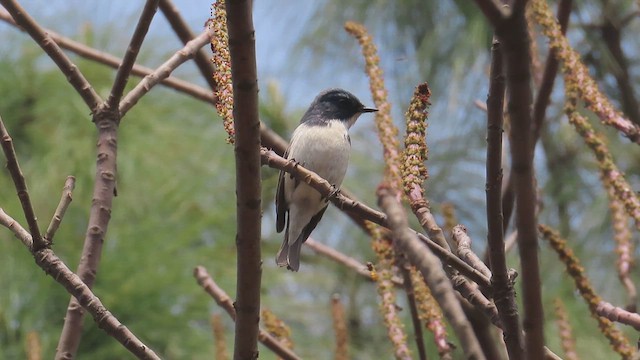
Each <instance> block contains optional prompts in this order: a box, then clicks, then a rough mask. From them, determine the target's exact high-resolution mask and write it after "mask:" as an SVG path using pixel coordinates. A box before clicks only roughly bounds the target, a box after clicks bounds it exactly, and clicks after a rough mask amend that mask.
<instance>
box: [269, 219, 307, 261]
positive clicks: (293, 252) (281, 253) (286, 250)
mask: <svg viewBox="0 0 640 360" xmlns="http://www.w3.org/2000/svg"><path fill="white" fill-rule="evenodd" d="M302 243H303V241H301V239H297V240H296V242H294V243H293V244H289V224H287V228H286V229H285V231H284V241H282V246H280V250H278V254H277V255H276V264H278V266H281V267H284V266H286V267H287V269H289V270H291V271H298V269H300V250H301V248H302Z"/></svg>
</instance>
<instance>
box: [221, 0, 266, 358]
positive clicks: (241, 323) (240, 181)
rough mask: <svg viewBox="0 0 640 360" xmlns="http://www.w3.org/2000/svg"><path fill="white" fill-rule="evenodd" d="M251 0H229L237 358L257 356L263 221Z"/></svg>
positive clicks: (227, 7)
mask: <svg viewBox="0 0 640 360" xmlns="http://www.w3.org/2000/svg"><path fill="white" fill-rule="evenodd" d="M251 5H252V2H251V1H227V2H225V7H226V11H227V28H228V33H229V53H230V57H231V78H232V82H233V104H234V108H233V125H234V128H235V140H236V141H235V142H234V152H235V159H236V197H237V207H236V212H237V220H236V222H237V230H236V231H237V235H236V248H237V255H238V256H237V288H236V302H235V308H236V312H237V321H236V336H235V348H234V356H233V358H234V359H235V360H241V359H255V358H257V357H258V347H257V341H258V321H259V320H260V282H261V277H262V256H261V252H260V230H261V219H262V208H261V206H260V204H261V196H262V194H261V179H260V166H261V164H260V120H259V118H258V74H257V70H256V49H255V38H254V28H253V19H252V15H251Z"/></svg>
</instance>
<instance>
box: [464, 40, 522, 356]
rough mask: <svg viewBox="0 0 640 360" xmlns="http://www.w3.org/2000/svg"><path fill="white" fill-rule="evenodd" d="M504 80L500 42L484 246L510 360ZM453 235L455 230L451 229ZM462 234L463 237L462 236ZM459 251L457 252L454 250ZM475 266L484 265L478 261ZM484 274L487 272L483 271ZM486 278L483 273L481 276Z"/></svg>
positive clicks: (513, 333) (514, 343) (495, 49)
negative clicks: (503, 196)
mask: <svg viewBox="0 0 640 360" xmlns="http://www.w3.org/2000/svg"><path fill="white" fill-rule="evenodd" d="M505 86H506V84H505V77H504V68H503V57H502V50H501V45H500V41H498V40H497V39H494V41H493V45H492V46H491V71H490V74H489V95H488V96H487V164H486V186H485V191H486V198H487V247H488V255H489V264H490V265H491V272H492V276H491V285H492V290H493V298H494V302H495V304H496V308H497V309H498V314H499V315H500V321H501V322H502V324H503V327H504V329H503V337H504V341H505V345H506V346H507V352H508V354H509V358H510V359H520V358H522V356H523V353H522V351H523V348H522V331H521V329H520V319H519V316H518V307H517V305H516V302H515V291H514V289H513V283H512V282H511V281H510V279H509V277H508V275H507V260H506V255H505V243H504V217H503V212H502V137H503V134H502V133H503V131H504V130H503V123H504V114H503V109H504V95H505ZM454 233H455V228H454ZM465 235H466V234H465ZM458 251H459V250H458ZM478 262H479V264H482V265H484V263H483V262H482V261H481V260H480V259H478ZM487 271H488V269H487ZM485 275H486V274H485Z"/></svg>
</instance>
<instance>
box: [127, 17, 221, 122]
mask: <svg viewBox="0 0 640 360" xmlns="http://www.w3.org/2000/svg"><path fill="white" fill-rule="evenodd" d="M212 34H213V31H212V30H211V29H210V28H207V29H206V30H205V31H204V32H203V33H201V34H200V35H198V37H196V38H195V39H193V40H191V41H189V42H187V44H186V45H185V46H184V47H183V48H182V49H180V50H178V51H177V52H176V53H175V54H173V56H171V58H169V60H167V61H165V62H164V63H163V64H162V65H160V66H159V67H158V68H157V69H156V70H154V71H153V72H152V73H151V74H149V75H147V76H145V77H144V79H142V81H140V82H139V83H138V84H137V85H136V87H135V88H133V89H132V90H131V91H130V92H129V93H127V95H126V96H125V97H124V98H123V99H122V101H121V102H120V116H122V117H124V115H125V114H126V113H127V111H129V109H131V108H132V107H133V106H134V105H135V104H136V103H137V102H138V101H139V100H140V98H142V97H143V96H144V95H145V94H147V93H148V92H149V91H151V89H152V88H153V87H154V86H156V85H157V84H158V83H160V82H161V81H162V80H163V79H166V78H167V77H169V75H171V73H172V72H173V71H174V70H175V69H177V68H178V66H180V65H182V64H183V63H184V62H185V61H187V60H189V59H191V58H192V57H193V55H194V54H195V53H196V52H197V51H198V50H199V49H200V48H202V47H203V46H204V45H205V44H207V43H209V39H210V37H211V35H212Z"/></svg>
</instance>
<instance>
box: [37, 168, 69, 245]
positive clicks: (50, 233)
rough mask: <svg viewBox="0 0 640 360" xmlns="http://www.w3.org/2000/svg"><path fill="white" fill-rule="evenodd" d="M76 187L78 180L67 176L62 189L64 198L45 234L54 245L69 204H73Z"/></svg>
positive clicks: (62, 197)
mask: <svg viewBox="0 0 640 360" xmlns="http://www.w3.org/2000/svg"><path fill="white" fill-rule="evenodd" d="M75 186H76V178H75V177H73V176H67V180H66V181H65V182H64V188H63V189H62V196H61V197H60V202H59V203H58V207H56V211H55V212H54V214H53V218H52V219H51V222H50V223H49V227H48V228H47V231H46V232H45V233H44V238H45V239H46V240H47V241H48V242H49V243H53V237H54V236H55V234H56V231H58V227H60V223H61V222H62V218H63V217H64V214H65V213H66V212H67V208H68V207H69V204H71V200H73V199H72V197H71V193H72V192H73V188H74V187H75Z"/></svg>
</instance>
